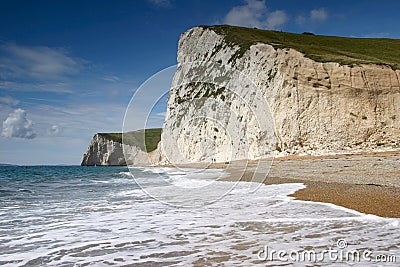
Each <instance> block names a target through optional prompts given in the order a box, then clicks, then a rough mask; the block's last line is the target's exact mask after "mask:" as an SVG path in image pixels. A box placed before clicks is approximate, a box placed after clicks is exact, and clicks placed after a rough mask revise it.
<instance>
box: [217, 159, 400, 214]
mask: <svg viewBox="0 0 400 267" xmlns="http://www.w3.org/2000/svg"><path fill="white" fill-rule="evenodd" d="M235 165H236V166H235ZM245 165H246V167H245ZM260 165H261V166H260ZM257 166H259V168H257ZM210 167H211V168H224V169H226V170H227V171H228V172H229V173H230V176H229V177H228V178H224V179H225V180H230V181H238V180H240V181H258V182H263V183H264V184H281V183H303V184H305V185H306V188H305V189H302V190H299V191H297V192H296V193H294V194H293V195H291V196H293V197H295V198H296V199H299V200H306V201H317V202H328V203H333V204H335V205H339V206H343V207H346V208H350V209H353V210H357V211H360V212H363V213H367V214H374V215H378V216H382V217H392V218H400V151H396V152H380V153H370V154H352V155H334V156H317V157H316V156H304V157H302V156H291V157H285V158H277V159H274V160H263V161H261V162H259V161H251V162H247V163H246V162H243V161H242V162H236V163H231V164H213V165H212V166H210ZM244 170H245V171H244ZM267 174H268V175H267Z"/></svg>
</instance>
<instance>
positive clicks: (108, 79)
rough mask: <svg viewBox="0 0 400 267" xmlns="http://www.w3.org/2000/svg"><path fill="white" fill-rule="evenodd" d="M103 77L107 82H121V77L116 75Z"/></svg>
mask: <svg viewBox="0 0 400 267" xmlns="http://www.w3.org/2000/svg"><path fill="white" fill-rule="evenodd" d="M102 79H103V80H105V81H107V82H119V81H120V78H119V77H117V76H115V75H110V76H104V77H103V78H102Z"/></svg>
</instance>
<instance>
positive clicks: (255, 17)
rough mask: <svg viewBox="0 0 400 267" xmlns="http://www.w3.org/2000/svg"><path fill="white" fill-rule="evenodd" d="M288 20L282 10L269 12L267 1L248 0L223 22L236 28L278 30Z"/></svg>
mask: <svg viewBox="0 0 400 267" xmlns="http://www.w3.org/2000/svg"><path fill="white" fill-rule="evenodd" d="M287 20H288V17H287V15H286V13H285V12H284V11H282V10H276V11H273V12H269V11H268V9H267V6H266V3H265V0H246V4H245V5H242V6H235V7H233V8H232V9H231V10H230V11H229V12H228V14H226V16H225V18H224V21H223V22H224V23H225V24H230V25H236V26H245V27H256V28H269V29H276V28H277V27H280V26H282V25H283V24H285V23H286V21H287Z"/></svg>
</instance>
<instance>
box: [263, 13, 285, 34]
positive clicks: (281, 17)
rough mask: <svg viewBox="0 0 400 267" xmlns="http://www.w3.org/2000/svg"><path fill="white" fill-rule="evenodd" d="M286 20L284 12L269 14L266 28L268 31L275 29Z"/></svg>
mask: <svg viewBox="0 0 400 267" xmlns="http://www.w3.org/2000/svg"><path fill="white" fill-rule="evenodd" d="M287 20H288V17H287V15H286V13H285V12H283V11H282V10H277V11H274V12H271V13H270V14H269V16H268V18H267V27H268V28H270V29H276V28H277V27H278V26H282V25H283V24H285V22H286V21H287Z"/></svg>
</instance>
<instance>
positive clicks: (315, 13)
mask: <svg viewBox="0 0 400 267" xmlns="http://www.w3.org/2000/svg"><path fill="white" fill-rule="evenodd" d="M310 18H311V19H312V20H318V21H324V20H326V19H327V18H328V13H327V12H326V11H325V9H324V8H319V9H313V10H311V11H310Z"/></svg>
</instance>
